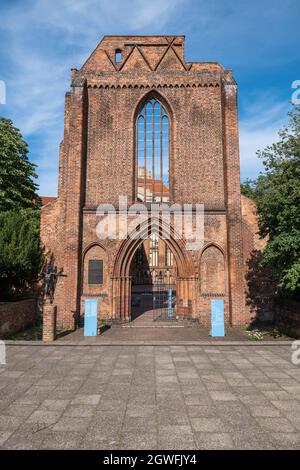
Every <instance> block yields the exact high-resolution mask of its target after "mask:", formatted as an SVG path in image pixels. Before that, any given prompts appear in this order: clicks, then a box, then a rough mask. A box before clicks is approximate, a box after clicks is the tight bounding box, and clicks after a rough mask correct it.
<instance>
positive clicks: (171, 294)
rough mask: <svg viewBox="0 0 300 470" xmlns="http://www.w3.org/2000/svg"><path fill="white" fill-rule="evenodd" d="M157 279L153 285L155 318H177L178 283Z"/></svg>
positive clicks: (165, 319)
mask: <svg viewBox="0 0 300 470" xmlns="http://www.w3.org/2000/svg"><path fill="white" fill-rule="evenodd" d="M163 280H164V279H162V280H160V279H157V280H156V282H155V283H154V284H153V286H152V289H153V290H152V296H153V320H155V321H159V320H161V321H168V320H176V284H173V283H168V284H165V283H164V282H163Z"/></svg>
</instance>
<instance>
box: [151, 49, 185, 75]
mask: <svg viewBox="0 0 300 470" xmlns="http://www.w3.org/2000/svg"><path fill="white" fill-rule="evenodd" d="M156 70H157V71H160V70H180V71H183V70H185V67H184V65H183V63H182V62H181V60H180V58H179V57H178V56H177V54H176V53H175V51H174V50H173V48H172V47H170V48H169V49H168V50H167V52H166V53H165V55H163V57H162V59H161V60H160V62H159V63H158V65H157V68H156Z"/></svg>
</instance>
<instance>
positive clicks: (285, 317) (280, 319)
mask: <svg viewBox="0 0 300 470" xmlns="http://www.w3.org/2000/svg"><path fill="white" fill-rule="evenodd" d="M276 316H277V324H278V327H279V328H280V330H281V331H282V332H283V333H285V334H287V335H289V336H291V337H292V338H300V302H291V303H290V304H288V305H285V306H282V307H279V308H278V313H277V315H276Z"/></svg>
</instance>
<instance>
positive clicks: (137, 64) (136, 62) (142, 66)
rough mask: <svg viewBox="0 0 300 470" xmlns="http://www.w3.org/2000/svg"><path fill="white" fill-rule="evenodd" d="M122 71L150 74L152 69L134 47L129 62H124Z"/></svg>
mask: <svg viewBox="0 0 300 470" xmlns="http://www.w3.org/2000/svg"><path fill="white" fill-rule="evenodd" d="M121 70H122V72H129V71H130V72H136V71H146V72H149V71H150V70H151V68H150V67H149V65H148V64H147V62H146V60H145V59H144V57H143V54H142V53H141V52H140V50H139V48H138V47H134V48H133V49H132V52H131V54H129V56H128V58H127V60H126V61H125V62H124V65H123V66H122V67H121Z"/></svg>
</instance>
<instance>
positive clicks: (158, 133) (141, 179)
mask: <svg viewBox="0 0 300 470" xmlns="http://www.w3.org/2000/svg"><path fill="white" fill-rule="evenodd" d="M136 135H137V156H136V158H137V200H138V201H139V202H143V203H151V202H169V200H170V185H169V173H170V120H169V116H168V114H167V111H166V109H165V108H164V107H163V106H162V104H161V103H160V102H159V101H158V100H157V99H155V98H150V99H149V100H148V101H146V103H145V104H144V105H143V107H142V108H141V110H140V112H139V113H138V116H137V118H136Z"/></svg>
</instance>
